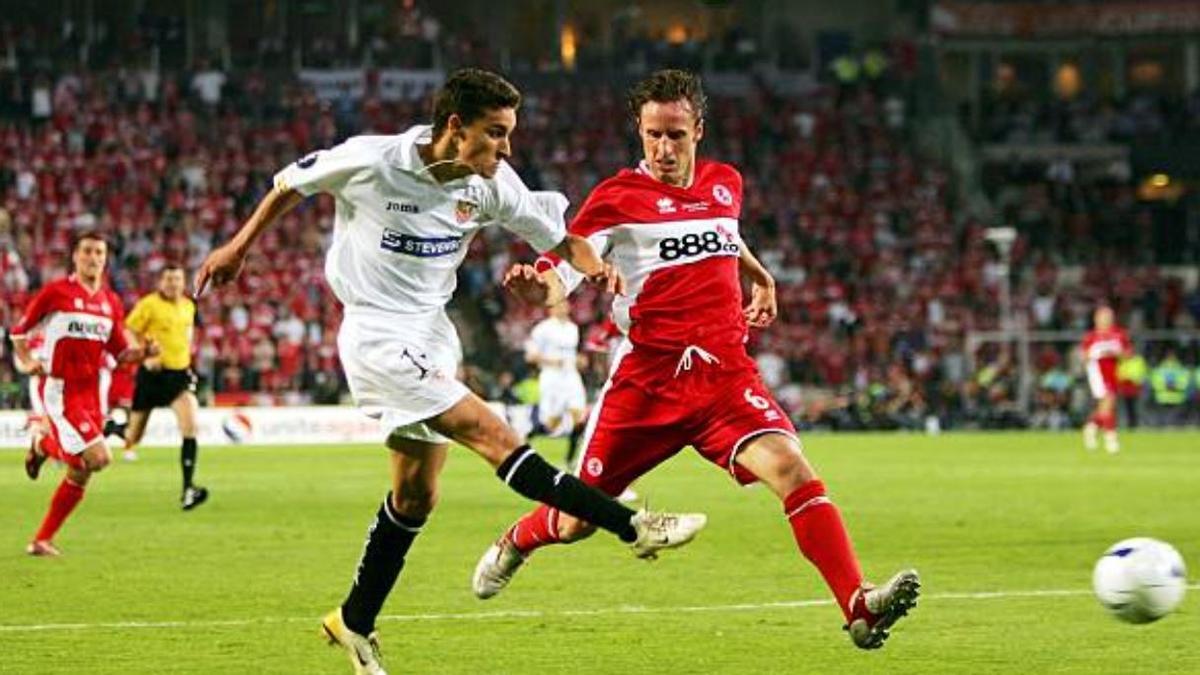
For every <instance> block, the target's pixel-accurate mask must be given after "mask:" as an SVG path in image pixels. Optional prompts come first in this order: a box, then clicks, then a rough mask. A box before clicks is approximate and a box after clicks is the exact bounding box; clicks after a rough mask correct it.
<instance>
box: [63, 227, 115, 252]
mask: <svg viewBox="0 0 1200 675" xmlns="http://www.w3.org/2000/svg"><path fill="white" fill-rule="evenodd" d="M85 241H98V242H101V243H102V244H104V248H106V249H107V248H108V240H107V239H105V238H104V235H102V234H100V233H99V232H97V231H96V230H81V231H79V232H76V233H75V236H73V237H72V238H71V253H74V252H75V251H78V250H79V245H80V244H82V243H83V242H85Z"/></svg>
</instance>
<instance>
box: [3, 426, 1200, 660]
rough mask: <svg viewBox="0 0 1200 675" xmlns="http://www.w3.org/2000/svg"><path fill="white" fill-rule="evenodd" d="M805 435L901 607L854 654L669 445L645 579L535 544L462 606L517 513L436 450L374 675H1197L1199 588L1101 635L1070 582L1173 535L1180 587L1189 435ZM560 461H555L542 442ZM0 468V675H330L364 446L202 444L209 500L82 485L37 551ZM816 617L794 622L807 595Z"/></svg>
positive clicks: (828, 611) (109, 482) (1197, 534)
mask: <svg viewBox="0 0 1200 675" xmlns="http://www.w3.org/2000/svg"><path fill="white" fill-rule="evenodd" d="M1123 442H1124V448H1123V452H1122V453H1121V454H1120V455H1119V456H1115V457H1110V456H1107V455H1104V454H1102V453H1101V454H1096V453H1091V454H1088V453H1085V452H1084V451H1083V450H1082V448H1081V447H1080V444H1079V441H1078V437H1077V436H1076V435H1074V434H1061V435H1054V434H1034V433H1022V434H947V435H943V436H937V437H928V436H920V435H882V434H881V435H861V436H830V435H812V436H810V437H808V438H807V446H808V453H809V455H810V456H811V457H812V459H813V460H814V461H815V462H816V464H817V466H818V468H819V469H820V470H821V472H822V474H823V477H824V478H825V480H826V482H827V484H828V485H829V486H830V488H831V493H832V496H833V498H834V500H835V501H836V503H837V504H838V505H839V506H840V507H841V509H842V513H843V514H844V516H845V518H846V520H847V522H848V524H849V527H850V530H851V533H852V535H853V536H854V539H855V543H856V545H857V547H858V551H859V555H860V557H861V559H862V562H863V565H864V568H865V570H866V572H867V574H868V576H870V577H873V578H876V579H878V578H882V577H884V576H886V575H889V574H891V573H892V572H894V571H895V570H897V569H899V568H901V567H904V566H910V565H911V566H915V567H916V568H917V569H919V570H920V572H921V574H922V578H923V582H924V589H923V590H924V595H923V597H922V599H921V602H920V605H919V606H918V607H917V609H916V610H915V612H914V613H913V614H912V615H911V616H910V617H909V618H908V619H905V620H904V621H902V622H901V623H900V624H899V625H898V626H897V629H896V630H895V632H894V634H893V636H892V639H891V640H890V641H889V642H888V644H887V646H886V647H885V648H884V649H883V650H882V651H879V652H871V653H865V652H859V651H857V650H855V649H854V648H853V647H852V646H851V645H850V643H849V640H848V639H847V638H846V636H845V634H844V633H843V632H842V630H841V618H840V616H839V614H838V612H837V610H836V609H835V608H834V607H832V606H831V605H829V604H828V603H825V602H821V601H824V600H825V599H826V597H827V595H826V590H825V588H824V585H823V584H822V583H821V581H820V578H819V577H818V576H817V574H816V572H815V571H814V570H813V569H812V568H811V567H810V566H809V565H808V564H807V562H806V561H805V560H803V559H802V558H801V557H800V556H799V554H798V553H797V550H796V548H795V545H794V543H793V542H792V538H791V533H790V531H789V529H788V527H787V524H786V522H785V521H784V519H783V517H782V515H781V510H780V507H779V504H778V503H777V502H776V500H775V499H774V498H773V497H772V496H771V495H770V494H769V493H768V492H767V491H766V490H764V489H761V488H751V489H744V488H739V487H736V486H735V485H733V484H732V482H731V481H729V480H728V478H727V477H726V476H725V475H724V474H723V473H722V472H720V471H717V470H714V469H712V468H711V467H709V466H707V465H706V464H705V463H704V462H703V461H702V460H699V459H698V458H697V457H695V456H694V455H693V454H691V453H689V452H685V453H682V454H681V455H680V456H679V457H678V458H676V459H674V460H672V461H671V462H669V463H668V464H666V465H665V466H663V467H661V468H660V469H659V470H658V471H657V472H655V473H653V474H651V475H650V476H648V477H647V478H645V479H643V480H642V481H641V482H640V483H639V484H638V485H637V486H636V488H637V489H638V491H639V492H641V493H642V494H644V495H648V496H649V498H650V500H651V504H652V505H653V506H655V507H659V508H670V509H679V510H685V509H686V510H703V511H705V512H707V513H708V514H709V516H710V521H709V526H708V529H707V530H705V531H704V532H703V533H702V534H701V535H700V537H699V539H698V540H697V541H696V542H695V544H693V545H692V546H691V547H689V548H687V549H683V550H681V551H677V552H669V553H668V554H666V555H664V556H663V558H662V559H661V560H659V561H657V562H654V563H645V562H642V561H638V560H636V559H634V558H633V557H632V556H630V555H629V554H628V552H627V551H625V550H624V549H623V548H622V547H620V546H619V545H618V543H616V541H615V539H612V538H611V537H607V536H605V535H597V536H596V537H595V538H593V539H591V540H589V541H587V542H585V543H582V544H577V545H575V546H571V547H558V548H554V549H550V550H545V551H542V552H540V553H539V554H538V555H537V556H536V557H534V558H533V559H532V560H531V562H530V564H529V565H528V566H527V567H526V568H525V569H522V570H521V572H520V573H519V574H518V575H517V577H516V579H515V580H514V582H513V584H512V586H510V587H509V589H508V590H506V591H505V592H504V593H503V594H501V595H500V596H498V597H496V598H494V599H492V600H489V601H487V602H480V601H478V600H476V599H475V598H474V596H472V594H471V591H470V587H469V580H470V575H471V571H472V569H473V567H474V564H475V561H476V559H477V558H478V556H479V555H480V553H481V552H482V551H483V550H484V548H485V547H486V546H487V545H488V544H489V543H490V542H491V541H492V539H493V538H494V537H496V536H497V534H498V533H499V532H500V531H501V530H502V529H503V528H504V527H505V526H506V525H507V524H508V523H509V522H510V521H511V520H512V519H513V518H514V517H516V516H517V515H519V514H520V513H521V512H522V511H523V509H524V508H525V507H526V504H525V502H523V501H521V500H520V499H519V498H518V497H516V496H515V495H512V494H510V493H509V492H508V491H507V490H506V489H505V488H504V487H503V486H502V485H501V484H500V483H499V482H498V481H497V480H496V479H495V478H494V477H493V476H492V475H491V472H490V471H488V470H487V467H486V465H485V464H484V463H483V462H482V461H481V460H479V459H477V458H476V457H474V456H473V455H471V454H470V453H468V452H467V451H465V450H463V449H461V448H459V449H455V450H454V451H453V452H452V454H451V459H450V461H449V463H448V466H447V468H446V472H445V474H444V476H443V481H442V497H441V505H440V506H439V508H438V510H437V512H436V513H435V514H434V516H433V518H432V520H431V521H430V524H429V526H428V527H427V529H426V532H425V533H424V534H423V535H422V536H421V538H420V539H418V540H417V543H416V545H415V546H414V549H413V551H412V553H411V554H410V556H409V562H408V566H407V569H406V570H405V572H404V575H403V576H402V578H401V581H400V584H399V586H398V587H397V589H396V591H395V592H394V593H393V594H392V597H391V599H390V600H389V602H388V604H387V605H386V606H385V608H384V614H385V617H383V619H382V621H381V622H380V632H381V636H382V641H383V649H384V657H385V660H386V663H387V665H388V667H389V670H390V671H391V672H393V673H564V672H570V673H573V674H578V673H885V672H886V673H964V672H970V673H992V672H996V673H1022V674H1024V673H1081V674H1082V673H1088V674H1091V673H1138V672H1146V673H1149V672H1154V673H1197V672H1200V649H1198V648H1200V612H1198V611H1197V607H1200V590H1197V589H1196V588H1192V590H1190V591H1189V593H1190V596H1191V597H1189V598H1187V599H1185V600H1184V604H1183V606H1182V607H1181V609H1180V611H1179V612H1177V613H1175V614H1173V615H1171V616H1168V617H1167V618H1165V619H1164V620H1162V621H1160V622H1158V623H1155V624H1150V625H1147V626H1130V625H1125V624H1122V623H1119V622H1118V621H1116V620H1115V619H1112V618H1110V617H1109V616H1108V615H1107V614H1106V613H1105V612H1104V611H1103V610H1102V609H1101V607H1100V606H1099V605H1098V604H1097V603H1096V601H1095V599H1094V598H1093V597H1092V596H1091V593H1090V585H1091V569H1092V565H1093V563H1094V562H1095V560H1096V558H1097V557H1098V556H1099V554H1100V553H1101V552H1103V550H1104V548H1105V547H1106V546H1107V545H1108V544H1110V543H1112V542H1115V541H1116V540H1118V539H1121V538H1124V537H1128V536H1134V535H1147V536H1153V537H1158V538H1161V539H1164V540H1167V541H1169V542H1171V543H1173V544H1174V545H1175V546H1176V547H1177V548H1179V550H1180V551H1181V552H1182V553H1183V556H1184V558H1185V560H1187V561H1189V562H1190V563H1191V566H1192V570H1191V573H1192V577H1191V578H1192V580H1193V582H1194V580H1195V579H1196V576H1197V570H1200V434H1197V433H1170V434H1168V433H1127V434H1125V435H1124V438H1123ZM541 447H542V449H543V450H544V451H545V453H546V454H547V455H548V456H550V457H551V458H553V459H558V458H560V457H561V453H562V445H561V443H554V442H549V443H544V444H542V445H541ZM47 469H48V470H47V472H46V474H45V475H43V477H42V479H41V480H40V481H38V482H36V483H31V482H29V481H28V480H26V479H25V477H24V475H23V472H22V470H21V453H19V452H3V453H0V672H4V673H10V672H11V673H23V674H24V673H122V674H125V673H163V672H169V673H205V674H207V673H250V672H256V673H335V674H336V673H347V672H350V668H349V664H348V662H347V661H346V659H345V656H344V655H343V654H342V653H341V652H339V651H335V650H333V649H331V648H329V647H327V646H325V645H324V644H323V643H322V642H321V641H320V640H319V639H318V637H317V631H318V621H319V617H320V616H321V615H322V614H323V613H324V612H325V611H327V610H328V609H330V608H332V607H333V606H335V605H336V604H337V603H338V602H339V601H340V600H341V598H342V596H343V594H344V592H345V591H346V588H347V584H348V583H349V579H350V576H351V573H352V568H353V566H354V563H355V562H356V560H357V556H358V553H359V551H360V548H361V546H362V541H363V535H364V530H365V526H366V524H367V521H368V519H369V518H370V517H371V515H372V514H373V511H374V509H375V508H376V505H377V503H378V501H379V500H380V498H381V497H382V495H383V494H384V491H385V490H386V487H387V482H388V480H387V459H386V457H385V451H384V450H383V449H381V448H372V447H364V446H351V447H300V448H261V447H245V448H223V449H213V450H208V451H205V450H203V449H202V451H201V464H200V472H199V477H200V478H201V479H202V480H201V482H202V483H204V484H207V485H208V486H209V487H210V488H211V490H212V499H211V500H210V502H209V503H208V504H206V505H205V506H203V507H201V508H200V509H198V510H197V511H194V512H192V513H182V512H180V511H179V509H178V504H177V501H176V500H177V498H178V484H177V483H178V469H177V451H176V450H173V449H149V450H146V451H144V452H143V459H142V461H140V462H137V463H133V464H126V463H122V462H119V461H118V462H117V463H116V464H115V465H114V466H113V467H112V468H111V469H110V470H108V471H106V472H105V473H104V474H102V475H100V476H99V477H98V478H97V479H96V480H95V482H94V483H93V485H92V487H91V489H90V490H89V493H88V496H87V499H86V500H85V501H84V502H83V504H82V505H81V507H80V509H79V511H78V512H77V513H76V514H75V516H74V517H73V518H72V519H71V520H70V521H69V522H68V523H67V525H66V527H65V528H64V530H63V531H62V532H61V533H60V534H59V536H58V539H57V541H58V543H59V545H60V546H61V548H62V549H63V551H64V553H65V555H64V556H63V557H62V558H60V559H52V560H45V559H32V558H29V557H27V556H25V555H24V553H23V547H24V545H25V543H26V541H27V539H28V538H29V536H30V535H31V533H32V532H33V531H34V529H35V528H36V526H37V523H38V520H39V519H40V518H41V515H42V512H43V509H44V507H45V505H46V503H47V501H48V499H49V497H50V493H51V491H52V490H53V487H54V485H55V484H56V483H57V480H58V472H57V471H56V470H54V469H53V468H51V467H47ZM810 601H816V602H810Z"/></svg>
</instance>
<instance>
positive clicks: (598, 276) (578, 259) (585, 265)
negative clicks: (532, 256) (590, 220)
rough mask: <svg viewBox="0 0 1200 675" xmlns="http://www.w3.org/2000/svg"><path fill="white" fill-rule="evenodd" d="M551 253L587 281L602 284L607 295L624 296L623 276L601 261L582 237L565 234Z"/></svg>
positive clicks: (610, 264) (588, 242)
mask: <svg viewBox="0 0 1200 675" xmlns="http://www.w3.org/2000/svg"><path fill="white" fill-rule="evenodd" d="M552 252H553V253H554V254H555V255H556V256H558V257H559V258H562V260H563V262H565V263H567V264H568V265H570V266H571V267H574V268H575V269H576V270H577V271H578V272H579V273H580V274H582V275H583V276H584V277H586V278H587V280H588V281H590V282H592V283H596V284H601V283H602V284H604V287H605V289H606V290H608V292H609V293H616V294H618V295H624V294H625V276H624V275H623V274H621V272H620V270H618V269H617V268H616V267H613V264H612V263H610V262H607V261H605V260H603V259H601V258H600V255H599V254H598V253H596V249H595V248H593V247H592V243H591V242H590V241H588V240H587V239H585V238H584V237H581V236H579V235H577V234H567V236H566V237H564V238H563V240H562V243H560V244H559V245H558V246H555V247H554V250H553V251H552ZM555 276H557V275H555ZM560 281H561V280H560ZM551 304H553V303H551Z"/></svg>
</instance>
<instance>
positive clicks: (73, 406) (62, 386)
mask: <svg viewBox="0 0 1200 675" xmlns="http://www.w3.org/2000/svg"><path fill="white" fill-rule="evenodd" d="M39 394H40V398H41V404H42V407H43V409H44V410H45V415H46V421H47V422H49V424H50V430H51V433H53V434H54V440H56V441H58V444H59V445H60V446H62V449H63V451H64V452H66V453H67V454H69V455H78V454H80V453H81V452H83V450H84V448H86V447H88V446H89V445H91V444H92V443H95V442H96V441H98V440H101V439H103V438H104V415H103V414H102V413H101V412H100V410H101V409H100V383H99V382H97V381H96V380H62V379H59V378H57V377H43V378H42V382H41V386H40V387H39Z"/></svg>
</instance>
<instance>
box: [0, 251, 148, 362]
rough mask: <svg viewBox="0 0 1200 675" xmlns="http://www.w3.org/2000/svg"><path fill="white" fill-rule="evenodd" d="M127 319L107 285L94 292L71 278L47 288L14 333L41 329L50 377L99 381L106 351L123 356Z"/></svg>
mask: <svg viewBox="0 0 1200 675" xmlns="http://www.w3.org/2000/svg"><path fill="white" fill-rule="evenodd" d="M124 320H125V310H124V307H122V305H121V299H120V298H119V297H117V294H116V293H114V292H113V291H112V289H111V288H109V287H108V285H107V284H102V285H101V286H100V289H99V290H97V291H96V292H95V293H92V292H91V291H89V290H88V289H87V288H85V287H84V286H83V284H82V283H80V282H79V280H78V279H77V278H76V277H75V275H73V274H72V275H71V276H69V277H66V278H63V279H58V280H56V281H52V282H50V283H49V284H46V285H45V286H44V287H42V290H40V291H39V292H38V294H37V295H35V296H34V298H33V300H32V301H31V302H30V303H29V306H28V307H26V308H25V314H24V315H23V316H22V317H21V320H20V322H18V323H17V325H16V326H15V327H14V328H13V330H12V335H13V337H23V336H25V335H26V334H28V333H32V332H35V331H36V330H38V329H39V328H40V330H41V333H42V335H43V340H44V343H43V345H42V348H41V350H42V356H43V357H44V358H45V359H46V362H47V365H48V367H49V373H48V374H49V375H50V377H56V378H60V379H63V380H89V379H93V380H94V379H98V378H99V371H100V364H101V357H102V353H103V351H104V350H108V351H109V352H111V353H113V354H119V353H121V352H122V351H123V350H124V349H125V348H126V347H128V343H127V342H126V341H125V331H124Z"/></svg>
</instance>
